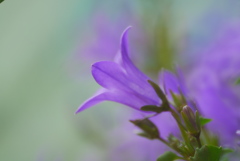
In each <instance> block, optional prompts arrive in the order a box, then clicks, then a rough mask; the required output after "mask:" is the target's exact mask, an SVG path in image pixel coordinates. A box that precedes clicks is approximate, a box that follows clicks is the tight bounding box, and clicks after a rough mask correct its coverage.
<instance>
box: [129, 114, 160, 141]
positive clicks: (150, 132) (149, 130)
mask: <svg viewBox="0 0 240 161" xmlns="http://www.w3.org/2000/svg"><path fill="white" fill-rule="evenodd" d="M130 122H131V123H133V124H134V125H136V126H137V127H139V128H140V129H141V130H142V131H143V132H142V133H140V134H139V135H140V136H143V137H146V138H148V139H158V138H159V131H158V128H157V127H156V125H155V124H154V123H153V122H152V121H150V120H149V119H148V118H145V119H142V120H141V119H138V120H130Z"/></svg>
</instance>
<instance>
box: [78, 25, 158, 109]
mask: <svg viewBox="0 0 240 161" xmlns="http://www.w3.org/2000/svg"><path fill="white" fill-rule="evenodd" d="M129 29H130V27H129V28H127V29H126V30H125V31H124V32H123V35H122V38H121V45H120V52H118V54H117V56H116V58H115V61H114V62H113V61H100V62H97V63H95V64H93V65H92V75H93V77H94V79H95V80H96V82H97V83H98V84H99V85H101V86H102V87H103V88H102V89H100V90H99V91H98V92H97V93H96V94H95V95H94V96H93V97H92V98H90V99H88V100H87V101H85V102H84V103H83V104H82V105H81V106H80V107H79V109H78V110H77V111H76V113H78V112H80V111H83V110H84V109H87V108H89V107H91V106H93V105H95V104H97V103H100V102H102V101H105V100H107V101H114V102H118V103H121V104H124V105H127V106H129V107H132V108H134V109H136V110H140V108H141V107H142V106H144V105H157V106H159V105H160V104H161V100H160V99H159V98H158V96H157V94H156V93H155V91H154V89H153V88H152V86H151V85H150V84H149V83H148V80H150V78H148V77H147V76H146V75H145V74H143V73H142V72H141V71H140V70H139V69H138V68H137V67H136V66H135V65H134V64H133V62H132V61H131V60H130V58H129V55H128V45H127V35H128V30H129Z"/></svg>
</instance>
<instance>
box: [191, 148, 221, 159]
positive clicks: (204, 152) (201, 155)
mask: <svg viewBox="0 0 240 161" xmlns="http://www.w3.org/2000/svg"><path fill="white" fill-rule="evenodd" d="M221 156H222V147H217V146H212V145H204V146H202V147H201V148H200V149H196V152H195V155H194V157H191V161H219V160H220V158H221Z"/></svg>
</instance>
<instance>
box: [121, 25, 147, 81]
mask: <svg viewBox="0 0 240 161" xmlns="http://www.w3.org/2000/svg"><path fill="white" fill-rule="evenodd" d="M130 28H131V27H128V28H127V29H125V31H124V32H123V34H122V37H121V44H120V52H119V53H118V55H117V59H118V60H117V62H118V63H119V64H121V65H122V66H123V67H124V68H125V69H126V71H127V73H128V74H129V75H131V76H132V77H135V78H137V79H139V80H144V81H146V82H147V80H149V78H148V77H147V76H146V75H145V74H144V73H142V72H141V71H140V70H139V69H138V68H137V67H136V66H135V65H134V64H133V62H132V61H131V59H130V58H129V54H128V31H129V29H130Z"/></svg>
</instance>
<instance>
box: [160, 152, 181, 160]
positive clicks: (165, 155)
mask: <svg viewBox="0 0 240 161" xmlns="http://www.w3.org/2000/svg"><path fill="white" fill-rule="evenodd" d="M177 159H181V157H179V156H177V154H175V153H173V152H171V151H167V152H165V153H163V154H162V155H161V156H159V157H158V158H157V161H174V160H177Z"/></svg>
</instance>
